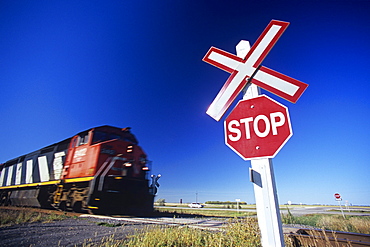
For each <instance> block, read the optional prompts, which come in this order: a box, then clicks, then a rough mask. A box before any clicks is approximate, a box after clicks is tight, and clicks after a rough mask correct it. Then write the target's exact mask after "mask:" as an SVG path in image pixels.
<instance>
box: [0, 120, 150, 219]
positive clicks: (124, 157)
mask: <svg viewBox="0 0 370 247" xmlns="http://www.w3.org/2000/svg"><path fill="white" fill-rule="evenodd" d="M148 171H149V167H148V160H147V155H146V154H145V152H144V151H143V149H142V148H141V147H140V146H139V145H138V141H137V139H136V138H135V136H134V135H133V134H132V133H131V131H130V128H129V127H128V128H123V129H122V128H117V127H112V126H108V125H104V126H99V127H95V128H91V129H88V130H86V131H83V132H80V133H78V134H76V135H75V136H73V137H71V138H68V139H65V140H63V141H60V142H58V143H55V144H52V145H50V146H47V147H44V148H41V149H39V150H37V151H35V152H32V153H29V154H26V155H22V156H20V157H17V158H15V159H12V160H9V161H7V162H5V163H3V164H0V205H15V206H30V207H40V208H56V209H60V210H70V211H75V212H89V213H100V214H136V215H138V214H148V213H150V212H152V211H153V201H154V195H153V194H154V193H152V191H153V190H152V188H151V187H150V186H149V180H148V176H147V173H148Z"/></svg>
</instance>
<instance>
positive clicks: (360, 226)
mask: <svg viewBox="0 0 370 247" xmlns="http://www.w3.org/2000/svg"><path fill="white" fill-rule="evenodd" d="M281 220H282V222H283V224H302V225H307V226H313V227H316V228H319V229H324V230H334V231H344V232H356V233H363V234H370V216H349V215H347V216H346V218H343V216H342V215H326V214H309V215H304V216H293V215H292V214H291V212H290V211H289V210H288V213H287V214H282V216H281Z"/></svg>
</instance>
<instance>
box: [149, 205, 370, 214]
mask: <svg viewBox="0 0 370 247" xmlns="http://www.w3.org/2000/svg"><path fill="white" fill-rule="evenodd" d="M156 208H166V209H173V210H176V209H191V208H189V207H174V206H164V207H161V206H156ZM194 210H221V211H237V210H236V209H227V208H208V207H204V208H194ZM351 210H352V211H351ZM289 211H290V212H291V213H292V214H293V215H294V216H300V215H306V214H342V212H341V211H340V208H339V207H336V206H298V205H297V206H296V207H295V206H289ZM359 211H362V212H359ZM239 212H256V209H239ZM280 212H281V213H283V214H287V213H288V210H287V208H284V206H282V207H281V208H280ZM343 213H344V214H345V215H357V216H370V207H353V208H350V210H347V209H344V208H343Z"/></svg>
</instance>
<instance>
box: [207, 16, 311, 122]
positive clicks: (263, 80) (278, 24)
mask: <svg viewBox="0 0 370 247" xmlns="http://www.w3.org/2000/svg"><path fill="white" fill-rule="evenodd" d="M288 25H289V22H283V21H276V20H272V21H271V22H270V23H269V25H268V26H267V27H266V29H265V30H264V31H263V33H262V34H261V36H260V37H259V38H258V39H257V41H256V43H254V45H253V46H252V47H251V49H250V50H249V52H248V53H247V55H246V56H245V58H244V59H243V58H240V57H237V56H236V55H234V54H231V53H228V52H225V51H223V50H220V49H217V48H215V47H211V48H210V49H209V51H208V52H207V54H206V55H205V56H204V58H203V61H205V62H207V63H210V64H212V65H214V66H216V67H219V68H220V69H223V70H225V71H227V72H229V73H231V75H230V77H229V78H228V80H227V81H226V83H225V84H224V86H223V87H222V89H221V90H220V92H219V93H218V95H217V96H216V98H215V99H214V100H213V102H212V104H211V105H210V106H209V108H208V110H207V114H208V115H210V116H211V117H212V118H214V119H215V120H216V121H219V120H220V119H221V118H222V116H223V115H224V114H225V112H226V111H227V109H228V108H229V107H230V105H231V104H232V102H233V101H234V100H235V98H236V97H237V95H238V94H239V93H240V92H241V91H242V89H243V88H244V87H245V86H246V84H247V83H248V82H251V83H254V84H256V85H257V86H259V87H261V88H263V89H266V90H268V91H270V92H272V93H274V94H276V95H278V96H280V97H282V98H284V99H286V100H288V101H291V102H293V103H295V102H297V100H298V99H299V97H300V96H301V95H302V93H303V92H304V90H305V89H306V88H307V86H308V85H307V84H305V83H303V82H301V81H298V80H296V79H293V78H291V77H289V76H286V75H283V74H280V73H279V72H276V71H274V70H272V69H269V68H266V67H264V66H260V64H261V63H262V61H263V59H264V58H265V57H266V56H267V54H268V53H269V52H270V50H271V48H272V47H273V46H274V45H275V43H276V42H277V41H278V39H279V38H280V36H281V35H282V34H283V32H284V31H285V29H286V28H287V27H288Z"/></svg>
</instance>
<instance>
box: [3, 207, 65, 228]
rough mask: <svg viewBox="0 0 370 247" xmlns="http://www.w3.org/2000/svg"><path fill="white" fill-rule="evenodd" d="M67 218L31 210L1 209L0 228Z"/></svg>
mask: <svg viewBox="0 0 370 247" xmlns="http://www.w3.org/2000/svg"><path fill="white" fill-rule="evenodd" d="M66 217H67V216H64V215H57V214H53V213H51V214H49V213H42V212H35V211H33V210H32V209H27V208H25V209H22V210H16V209H1V210H0V227H4V226H12V225H17V224H24V223H32V222H40V221H41V222H51V221H54V220H62V219H65V218H66Z"/></svg>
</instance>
